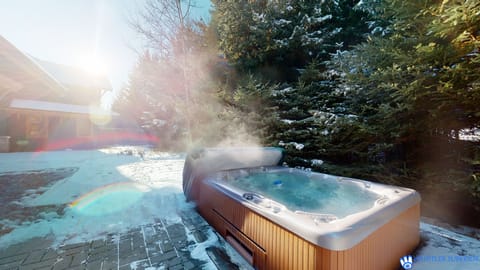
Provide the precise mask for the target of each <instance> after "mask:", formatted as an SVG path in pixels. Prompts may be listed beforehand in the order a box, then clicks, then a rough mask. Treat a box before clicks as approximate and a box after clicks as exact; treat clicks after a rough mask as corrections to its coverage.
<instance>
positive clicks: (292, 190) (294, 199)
mask: <svg viewBox="0 0 480 270" xmlns="http://www.w3.org/2000/svg"><path fill="white" fill-rule="evenodd" d="M313 175H315V176H314V177H313ZM313 175H312V174H311V173H310V174H307V173H304V172H296V171H284V172H258V173H253V174H249V175H247V176H240V177H238V178H236V179H233V180H231V181H229V183H230V184H231V185H233V186H234V187H237V188H240V189H242V190H245V191H247V192H254V193H257V194H261V195H262V196H265V197H266V198H269V199H272V200H274V201H277V202H279V203H281V204H283V205H285V206H286V207H287V208H288V209H289V210H291V211H301V212H311V213H322V214H332V215H335V216H336V217H338V218H343V217H345V216H348V215H351V214H354V213H358V212H361V211H365V210H367V209H369V208H371V207H373V205H374V203H375V201H376V200H377V199H378V198H379V197H380V196H379V195H378V194H376V193H373V192H371V191H369V190H366V189H364V188H362V187H361V186H359V185H356V184H354V183H351V182H349V181H342V182H339V181H337V177H336V176H332V175H325V174H313Z"/></svg>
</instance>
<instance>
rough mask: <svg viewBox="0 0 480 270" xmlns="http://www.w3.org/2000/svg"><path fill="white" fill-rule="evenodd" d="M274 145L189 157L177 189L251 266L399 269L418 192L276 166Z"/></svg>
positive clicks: (409, 242)
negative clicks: (272, 146)
mask: <svg viewBox="0 0 480 270" xmlns="http://www.w3.org/2000/svg"><path fill="white" fill-rule="evenodd" d="M282 158H283V153H282V151H281V150H279V149H276V148H234V149H205V150H202V151H199V152H196V153H192V154H189V156H188V157H187V160H186V163H185V169H184V192H185V195H186V197H187V199H189V200H192V201H194V202H195V203H196V205H197V209H198V211H199V213H200V214H201V215H202V216H203V217H204V218H205V219H206V220H207V221H208V222H209V223H210V224H211V225H212V226H213V227H214V228H215V229H216V230H217V231H218V232H219V233H220V234H221V235H222V236H223V237H224V238H225V239H226V240H227V241H228V242H229V243H230V244H231V245H232V246H233V247H234V248H235V249H236V250H237V251H239V253H240V254H241V255H242V256H243V257H245V258H246V259H247V261H249V262H250V263H251V264H252V265H253V266H254V267H255V268H257V269H324V270H335V269H342V270H346V269H355V270H362V269H365V270H367V269H368V270H371V269H380V270H383V269H398V267H399V259H400V257H402V256H404V255H406V254H408V253H409V252H411V251H412V250H413V249H414V248H415V247H416V246H417V244H418V242H419V218H420V207H419V203H420V196H419V195H418V193H417V192H415V191H414V190H411V189H406V188H401V187H395V186H387V185H382V184H378V183H372V182H368V181H363V180H358V179H351V178H345V177H339V176H333V175H327V174H320V173H312V172H309V171H304V170H299V169H292V168H284V167H281V166H278V165H279V164H280V163H281V161H282Z"/></svg>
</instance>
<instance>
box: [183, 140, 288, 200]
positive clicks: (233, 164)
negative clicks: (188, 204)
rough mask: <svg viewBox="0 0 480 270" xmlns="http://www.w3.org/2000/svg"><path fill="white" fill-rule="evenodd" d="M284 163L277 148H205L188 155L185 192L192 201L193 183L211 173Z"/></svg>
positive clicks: (185, 171)
mask: <svg viewBox="0 0 480 270" xmlns="http://www.w3.org/2000/svg"><path fill="white" fill-rule="evenodd" d="M282 162H283V149H281V148H276V147H229V148H203V149H198V150H194V151H191V152H189V153H188V155H187V157H186V159H185V166H184V168H183V192H184V193H185V196H186V197H187V199H188V200H190V199H191V194H190V189H191V186H192V182H193V181H195V180H196V179H198V178H201V177H202V176H205V175H207V174H209V173H213V172H218V171H223V170H233V169H242V168H253V167H262V166H275V165H280V164H281V163H282Z"/></svg>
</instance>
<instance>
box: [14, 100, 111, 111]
mask: <svg viewBox="0 0 480 270" xmlns="http://www.w3.org/2000/svg"><path fill="white" fill-rule="evenodd" d="M9 108H11V109H27V110H37V111H49V112H63V113H76V114H95V115H105V114H109V112H106V111H104V110H102V109H100V108H97V107H92V106H82V105H75V104H66V103H57V102H46V101H39V100H29V99H13V100H12V101H11V102H10V106H9ZM112 114H113V115H116V114H117V113H112Z"/></svg>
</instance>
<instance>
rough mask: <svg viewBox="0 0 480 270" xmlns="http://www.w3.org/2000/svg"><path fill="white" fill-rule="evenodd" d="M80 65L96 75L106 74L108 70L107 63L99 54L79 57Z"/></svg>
mask: <svg viewBox="0 0 480 270" xmlns="http://www.w3.org/2000/svg"><path fill="white" fill-rule="evenodd" d="M78 63H79V64H78V66H79V67H80V68H81V69H83V70H84V71H86V72H87V73H89V74H91V75H95V76H100V75H105V74H106V73H107V71H108V67H107V64H106V63H105V61H104V60H103V59H102V58H100V57H99V56H95V55H85V56H83V57H82V58H80V59H78Z"/></svg>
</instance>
